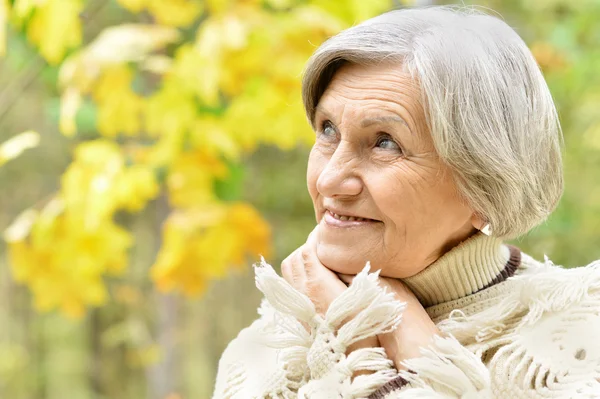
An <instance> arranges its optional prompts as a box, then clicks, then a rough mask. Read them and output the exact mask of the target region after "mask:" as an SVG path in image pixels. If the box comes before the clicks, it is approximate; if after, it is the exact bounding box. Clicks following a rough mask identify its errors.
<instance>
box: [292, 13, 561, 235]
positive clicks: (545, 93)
mask: <svg viewBox="0 0 600 399" xmlns="http://www.w3.org/2000/svg"><path fill="white" fill-rule="evenodd" d="M382 62H393V63H398V65H399V67H401V68H404V70H405V71H406V72H408V73H410V76H412V77H413V79H415V81H416V82H418V83H419V85H420V87H421V92H422V101H423V104H424V108H425V115H426V119H427V125H428V127H429V129H430V132H431V136H432V138H433V142H434V145H435V149H436V151H437V153H438V155H439V157H440V159H441V160H442V162H444V163H445V164H447V165H448V166H449V167H450V169H451V170H452V175H453V177H454V179H455V180H456V184H457V187H458V189H459V191H460V194H461V195H462V197H463V198H464V199H465V201H466V202H467V203H468V204H469V205H470V206H471V207H472V209H473V210H474V211H475V212H477V214H478V215H480V217H482V218H483V219H484V220H486V221H487V222H488V223H489V224H490V226H491V228H492V229H493V234H494V235H495V236H498V237H503V238H514V237H518V236H520V235H522V234H525V233H526V232H528V231H529V230H530V229H531V228H533V227H534V226H536V225H538V224H540V223H541V222H543V221H544V220H545V219H546V218H547V217H548V215H549V214H550V213H551V212H552V211H553V210H554V208H555V207H556V205H557V204H558V201H559V200H560V197H561V195H562V191H563V177H562V161H561V153H560V150H561V144H562V134H561V129H560V124H559V121H558V115H557V112H556V108H555V106H554V102H553V100H552V96H551V94H550V91H549V89H548V86H547V85H546V82H545V80H544V77H543V75H542V73H541V71H540V69H539V67H538V65H537V63H536V61H535V59H534V57H533V55H532V54H531V52H530V51H529V49H528V48H527V45H526V44H525V43H524V42H523V40H522V39H521V38H520V37H519V35H518V34H517V33H516V32H515V31H514V30H513V29H512V28H510V27H509V26H508V25H507V24H506V23H505V22H503V21H502V20H500V19H498V18H496V17H494V16H491V15H486V14H484V13H482V12H480V11H477V10H474V9H472V8H465V7H447V6H445V7H429V8H416V9H403V10H395V11H391V12H388V13H385V14H382V15H380V16H377V17H375V18H372V19H370V20H367V21H365V22H364V23H362V24H360V25H357V26H354V27H352V28H349V29H347V30H345V31H343V32H341V33H339V34H338V35H336V36H334V37H332V38H330V39H329V40H327V41H326V42H325V43H323V44H322V45H321V46H320V47H319V48H318V49H317V51H316V52H315V53H314V54H313V56H312V57H311V58H310V60H309V62H308V64H307V67H306V70H305V75H304V79H303V83H302V97H303V101H304V107H305V111H306V114H307V116H308V119H309V121H310V123H311V124H312V125H313V127H314V116H315V108H316V106H317V104H318V102H319V100H320V98H321V96H322V95H323V93H324V92H325V90H326V88H327V86H328V84H329V82H330V81H331V79H332V77H333V75H334V74H335V73H336V71H337V70H338V69H339V68H340V66H341V65H343V64H345V63H353V64H359V65H365V66H366V65H374V64H379V63H382Z"/></svg>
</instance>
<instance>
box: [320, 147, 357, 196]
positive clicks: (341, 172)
mask: <svg viewBox="0 0 600 399" xmlns="http://www.w3.org/2000/svg"><path fill="white" fill-rule="evenodd" d="M358 162H359V161H358V158H357V157H356V156H355V154H354V153H353V151H352V150H351V148H349V146H348V145H344V144H343V143H340V145H338V147H337V148H336V150H335V152H334V153H333V154H332V156H331V158H329V160H328V161H327V164H326V165H325V168H324V169H323V170H322V171H321V174H320V175H319V178H318V179H317V190H318V191H319V193H320V194H321V195H323V196H324V197H331V198H333V197H338V198H339V197H352V196H356V195H359V194H360V193H361V192H362V189H363V185H362V180H361V179H360V177H359V176H358V175H357V174H356V170H357V166H358Z"/></svg>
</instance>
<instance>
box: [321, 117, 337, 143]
mask: <svg viewBox="0 0 600 399" xmlns="http://www.w3.org/2000/svg"><path fill="white" fill-rule="evenodd" d="M319 135H320V136H323V138H324V139H326V140H331V139H335V136H336V135H337V132H336V130H335V127H333V123H331V121H324V122H323V123H321V129H320V132H319Z"/></svg>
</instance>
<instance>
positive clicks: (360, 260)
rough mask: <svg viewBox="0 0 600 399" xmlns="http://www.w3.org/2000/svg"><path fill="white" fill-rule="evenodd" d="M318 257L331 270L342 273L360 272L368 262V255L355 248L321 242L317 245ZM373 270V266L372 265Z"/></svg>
mask: <svg viewBox="0 0 600 399" xmlns="http://www.w3.org/2000/svg"><path fill="white" fill-rule="evenodd" d="M317 257H318V258H319V260H320V261H321V263H322V264H323V265H324V266H325V267H327V268H328V269H329V270H333V271H334V272H336V273H341V274H351V275H353V274H358V273H360V272H361V271H362V269H364V267H365V265H366V264H367V261H368V260H369V259H367V257H366V256H365V255H364V254H361V253H360V251H356V250H355V249H353V248H347V247H345V248H340V247H338V246H332V245H325V244H320V245H318V246H317ZM371 271H373V267H371Z"/></svg>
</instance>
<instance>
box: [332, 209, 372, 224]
mask: <svg viewBox="0 0 600 399" xmlns="http://www.w3.org/2000/svg"><path fill="white" fill-rule="evenodd" d="M330 213H331V214H332V215H333V217H334V218H335V219H337V220H343V221H348V222H364V221H366V220H367V219H365V218H359V217H356V216H344V215H338V214H337V213H333V212H331V211H330Z"/></svg>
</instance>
